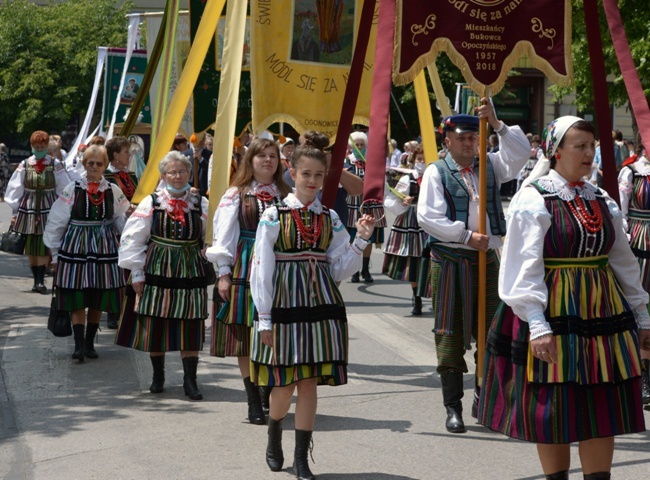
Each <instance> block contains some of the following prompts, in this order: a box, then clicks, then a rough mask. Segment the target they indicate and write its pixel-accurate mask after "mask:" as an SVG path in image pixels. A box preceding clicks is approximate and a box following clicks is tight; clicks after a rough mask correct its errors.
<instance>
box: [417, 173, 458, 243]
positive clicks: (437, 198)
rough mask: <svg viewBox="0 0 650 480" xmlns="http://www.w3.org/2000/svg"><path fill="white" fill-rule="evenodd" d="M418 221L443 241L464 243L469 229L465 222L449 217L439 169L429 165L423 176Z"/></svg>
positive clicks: (426, 230)
mask: <svg viewBox="0 0 650 480" xmlns="http://www.w3.org/2000/svg"><path fill="white" fill-rule="evenodd" d="M418 223H419V224H420V227H422V230H424V231H425V232H427V233H428V234H429V235H432V236H433V237H435V238H437V239H438V240H440V241H441V242H449V243H462V241H463V238H464V237H465V234H466V232H467V230H466V229H465V224H464V223H463V222H459V221H455V222H454V221H451V220H450V219H449V218H447V202H446V200H445V193H444V188H443V186H442V180H441V179H440V175H439V174H438V169H437V168H436V167H435V166H434V165H433V164H431V165H429V166H428V167H427V169H426V170H425V171H424V175H423V176H422V184H421V185H420V196H419V197H418Z"/></svg>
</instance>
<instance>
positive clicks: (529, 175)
mask: <svg viewBox="0 0 650 480" xmlns="http://www.w3.org/2000/svg"><path fill="white" fill-rule="evenodd" d="M476 114H477V115H476V116H469V115H463V114H461V115H452V116H449V117H447V118H445V119H444V121H443V122H442V124H441V126H440V133H441V134H442V135H443V136H444V145H443V148H442V150H441V152H440V154H439V159H438V160H437V161H436V162H433V163H430V164H427V163H428V162H427V160H428V159H426V158H425V155H424V151H423V148H422V146H421V145H420V144H418V143H417V142H414V143H411V142H409V143H408V144H407V145H405V150H408V151H406V152H400V151H399V149H397V148H396V144H393V145H392V147H393V152H392V154H391V155H390V156H388V157H387V167H388V171H387V182H386V187H385V199H384V206H385V208H386V209H387V210H389V211H390V212H392V213H393V214H394V215H395V216H396V218H395V221H394V223H393V225H392V227H391V228H390V232H389V233H388V235H387V237H386V238H384V231H383V228H381V226H380V224H378V222H376V221H375V219H374V218H373V217H372V216H369V215H367V214H364V213H363V212H362V211H361V208H360V206H361V203H362V191H363V177H364V174H365V168H366V158H365V155H366V146H367V144H368V139H367V135H366V133H363V132H353V133H352V134H351V135H350V141H349V151H348V155H347V158H346V167H345V168H344V170H343V172H342V173H341V180H340V184H339V190H338V192H337V197H336V202H335V207H334V208H333V209H330V208H327V207H326V206H325V205H323V203H322V202H321V189H322V187H323V184H324V180H325V177H326V176H327V175H328V171H329V166H330V157H331V153H330V152H329V150H328V147H329V139H328V138H327V137H326V136H325V135H323V134H321V133H318V132H314V131H309V132H304V133H303V134H302V135H301V137H300V141H299V142H295V141H294V140H293V139H284V141H283V142H282V144H278V142H276V141H274V140H273V138H272V137H271V138H265V137H264V136H262V137H259V138H254V139H252V140H251V141H250V143H249V144H248V145H246V146H241V147H239V146H238V148H241V149H242V151H240V152H239V154H240V155H241V158H238V161H234V162H233V174H232V175H231V183H230V188H229V189H228V190H227V191H226V192H225V194H224V195H223V197H222V198H221V199H220V200H219V201H218V202H219V203H218V207H217V209H216V213H215V215H214V218H212V219H210V218H208V200H207V199H206V198H205V197H204V196H203V195H202V192H205V191H206V190H207V188H208V187H207V186H203V187H202V188H198V189H197V188H192V187H191V184H190V178H191V176H192V175H194V174H196V172H195V171H194V169H193V163H192V154H191V153H190V154H188V153H187V150H188V142H187V140H186V139H185V138H184V137H182V135H181V136H178V137H177V138H176V139H175V141H174V148H173V149H172V150H171V151H170V152H169V153H168V154H167V155H165V157H164V158H163V159H161V160H160V162H159V164H158V170H159V173H160V184H159V185H158V188H157V189H156V190H155V192H154V193H152V194H151V195H149V196H147V197H145V198H144V199H143V200H142V201H141V202H140V203H139V204H138V205H137V206H136V205H133V204H132V203H131V199H132V197H133V195H134V193H135V190H136V187H137V182H138V179H137V176H136V175H134V174H133V172H132V171H130V170H129V161H130V158H129V157H130V155H129V148H130V144H129V141H128V140H127V139H126V138H124V137H115V138H112V139H110V140H108V141H107V142H105V144H104V142H103V139H101V138H100V139H97V140H96V141H93V142H91V145H88V146H83V148H82V153H81V154H80V156H79V157H78V158H76V159H75V161H73V162H71V161H66V162H63V161H61V160H60V159H57V158H56V157H55V156H53V154H54V155H56V154H57V152H56V151H52V150H48V148H50V137H49V135H48V134H47V133H46V132H43V131H36V132H34V133H33V134H32V136H31V139H30V143H31V147H32V156H30V157H29V158H27V159H26V160H24V161H22V162H21V163H20V164H19V165H18V167H17V169H16V171H15V172H14V174H13V176H12V177H11V179H10V181H9V182H8V184H7V191H6V194H5V202H7V204H8V205H9V206H10V207H11V208H12V210H13V216H12V221H11V225H12V228H13V229H14V230H16V231H17V232H20V233H22V234H25V235H26V236H27V242H26V247H25V253H26V254H27V255H28V257H29V264H30V267H31V270H32V274H33V277H34V286H33V289H32V290H33V291H35V292H40V293H44V292H46V291H47V287H46V285H45V275H46V270H47V268H48V267H51V269H52V270H53V288H56V291H57V295H56V302H57V305H56V306H57V308H58V309H59V310H64V311H68V312H70V313H71V319H72V329H73V335H74V351H73V353H72V358H73V359H75V360H77V361H79V362H83V361H84V360H85V359H86V358H90V359H95V358H98V356H99V355H98V352H97V350H96V349H95V344H94V341H95V337H96V335H97V330H98V327H99V323H100V318H101V316H102V312H107V313H108V321H109V325H110V326H111V327H113V328H116V335H115V343H116V344H117V345H120V346H124V347H128V348H133V349H136V350H141V351H143V352H148V353H149V356H150V359H151V364H152V370H153V376H152V377H153V378H152V383H151V386H150V391H151V393H154V394H157V393H160V392H163V390H164V388H165V353H166V352H173V351H179V352H180V355H181V359H182V364H183V371H184V377H183V388H184V392H185V395H187V396H188V397H189V398H190V399H192V400H201V399H202V398H203V394H202V393H201V391H200V389H199V385H198V384H197V365H198V362H199V353H200V352H201V351H202V350H203V346H204V342H205V340H206V328H205V322H204V321H205V319H206V318H207V317H208V315H210V310H211V329H210V350H209V351H210V355H212V356H216V357H237V359H238V365H239V369H240V372H241V376H242V379H243V383H244V389H245V391H246V395H247V399H248V419H249V421H250V422H251V423H252V424H256V425H268V432H267V435H268V443H267V448H266V461H267V464H268V466H269V468H270V469H271V470H272V471H279V470H281V469H282V468H283V464H284V454H283V449H282V432H283V425H282V424H283V419H284V418H285V416H286V415H287V413H288V411H289V409H290V405H291V403H292V399H293V396H294V394H297V401H296V408H295V411H296V419H295V452H294V468H295V472H296V476H297V477H298V478H299V479H312V478H315V477H314V475H313V474H312V472H311V470H310V465H309V462H308V452H309V449H310V444H311V440H312V432H313V431H314V427H315V419H316V405H317V387H318V386H319V385H333V386H335V385H343V384H345V383H347V364H348V346H349V345H348V327H347V319H346V310H345V304H344V301H343V297H342V295H341V291H340V289H339V286H340V282H341V281H342V280H344V279H346V278H351V282H352V283H358V282H364V283H372V282H373V281H374V279H373V277H372V275H371V273H370V253H371V249H372V246H373V244H374V245H375V246H381V245H383V249H384V254H385V255H384V261H383V265H382V268H381V272H382V273H383V274H385V275H387V276H388V277H390V278H392V279H395V280H400V281H405V282H409V283H410V285H411V287H412V291H413V309H412V311H411V314H412V315H422V313H423V311H422V297H425V298H430V299H431V302H432V306H433V316H434V322H433V326H434V328H433V331H434V334H435V346H436V355H437V373H438V374H439V375H440V379H441V384H442V397H443V405H444V408H445V411H446V413H445V414H446V418H445V422H444V423H445V428H446V429H447V430H448V431H449V432H452V433H463V432H465V431H466V427H465V423H464V418H463V405H462V398H463V396H464V374H465V373H468V372H469V368H468V365H467V363H466V361H465V352H466V351H467V350H471V348H472V346H471V344H472V341H473V340H474V339H476V337H477V336H478V322H477V295H478V287H477V282H478V257H479V255H478V252H479V251H484V252H486V258H487V276H488V277H489V278H498V282H488V284H487V286H486V299H485V304H486V310H487V315H486V320H485V321H486V324H485V331H486V332H487V339H486V344H487V348H486V353H485V362H484V363H485V367H484V371H483V372H480V373H481V375H475V376H474V378H478V377H479V376H480V377H481V378H482V382H481V384H480V385H479V384H478V382H475V387H474V389H473V401H472V412H471V415H472V416H473V417H475V418H477V419H478V422H479V423H481V424H483V425H485V426H486V427H488V428H490V429H491V430H494V431H497V432H501V433H503V434H505V435H508V436H511V437H514V438H518V439H523V440H527V441H530V442H534V443H536V444H537V450H538V455H539V458H540V462H541V466H542V470H543V472H544V474H545V476H546V478H548V479H566V478H568V470H569V461H570V454H569V445H570V444H571V443H573V442H578V443H579V445H580V460H581V463H582V469H583V472H584V475H585V478H586V479H592V480H594V479H606V478H610V470H611V465H612V456H613V450H614V440H613V439H614V436H616V435H620V434H626V433H635V432H640V431H643V430H644V429H645V424H644V413H643V405H644V404H648V403H650V385H649V381H648V371H649V367H648V362H649V359H650V315H649V314H648V293H647V292H648V290H649V289H650V265H649V262H648V260H647V259H648V256H649V253H648V252H649V251H650V229H649V227H648V225H650V180H649V176H650V161H649V160H648V159H647V158H646V156H645V154H644V152H643V151H642V150H641V149H638V150H637V152H636V156H635V157H634V158H630V159H629V161H627V162H624V163H622V165H621V170H620V174H619V186H620V197H621V207H620V208H619V207H618V206H617V204H616V203H615V202H614V201H613V200H612V199H611V198H610V197H609V195H608V194H607V193H606V192H605V191H603V190H602V189H600V188H598V187H597V186H596V185H594V184H592V183H590V182H589V179H591V178H593V177H594V175H593V170H594V157H595V156H596V147H595V138H596V131H595V129H594V126H593V125H592V124H591V123H589V122H587V121H584V120H582V119H580V118H578V117H573V116H564V117H560V118H558V119H556V120H554V121H553V122H551V123H550V124H549V125H548V127H547V128H546V129H545V130H544V132H543V134H542V136H541V137H538V136H534V137H532V138H527V136H526V135H525V134H524V133H523V131H522V130H521V129H520V128H519V127H517V126H512V127H510V126H507V125H506V124H504V123H503V122H501V121H500V120H498V119H497V117H496V115H495V112H494V109H493V107H492V106H491V104H490V103H489V102H485V104H483V105H481V106H479V107H477V109H476ZM480 118H486V119H487V122H488V124H489V125H490V126H491V128H492V129H493V131H494V135H495V140H494V141H492V142H491V143H492V146H491V149H490V152H489V153H488V154H487V163H486V167H485V168H486V171H485V175H486V176H487V199H486V204H487V218H486V221H487V230H488V231H487V233H486V234H480V233H478V224H479V220H478V208H479V207H478V204H479V193H478V192H479V189H478V175H479V172H478V159H477V154H478V146H479V137H478V130H479V119H480ZM210 140H211V139H210ZM207 146H208V144H207V142H206V147H207ZM209 147H210V148H209V149H208V148H205V150H207V154H206V153H205V152H203V151H202V152H199V154H198V157H196V159H197V160H199V161H203V163H204V166H206V168H209V166H207V165H208V163H209V162H210V159H209V157H210V150H211V143H210V144H209ZM48 151H49V152H50V153H48ZM205 178H209V175H205ZM510 181H514V182H515V184H516V188H517V189H518V193H516V195H514V197H513V198H512V200H511V202H510V204H509V206H508V208H507V215H505V212H504V202H502V199H501V194H500V188H501V186H502V185H504V184H506V183H507V182H510ZM209 221H211V222H212V224H213V232H214V234H213V238H211V239H206V238H205V232H206V224H207V222H209ZM499 250H500V251H501V252H500V255H498V254H497V252H498V251H499ZM211 277H212V278H211ZM213 283H214V287H213V290H212V309H210V308H209V305H208V303H209V299H208V287H209V286H210V285H211V284H213ZM476 356H477V354H476V352H475V358H476ZM476 363H478V362H476ZM472 373H477V372H472ZM267 417H268V418H267Z"/></svg>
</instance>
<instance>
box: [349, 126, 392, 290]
mask: <svg viewBox="0 0 650 480" xmlns="http://www.w3.org/2000/svg"><path fill="white" fill-rule="evenodd" d="M348 144H349V147H350V149H351V150H352V153H350V155H348V161H349V162H350V164H351V166H350V167H349V168H348V171H349V172H351V173H353V174H354V175H356V176H357V177H359V178H361V179H363V178H364V177H365V175H366V148H367V147H368V137H367V135H366V134H365V133H363V132H352V133H351V134H350V141H349V142H348ZM346 201H347V204H348V223H347V225H346V226H347V229H348V233H349V234H350V240H351V241H352V240H354V238H355V235H356V234H357V231H356V223H357V220H358V219H359V218H360V217H361V203H362V201H363V195H354V196H353V195H348V196H347V199H346ZM383 222H384V221H382V223H381V226H382V227H383V226H384V225H385V223H383ZM379 226H380V225H376V227H379ZM373 243H375V244H377V245H381V244H382V243H384V229H383V228H375V231H374V233H373V236H372V238H371V239H370V243H369V244H368V246H367V247H366V248H365V250H364V251H363V263H362V268H361V272H355V273H354V275H352V279H351V280H350V281H351V282H352V283H359V273H361V276H362V277H363V281H364V282H365V283H372V282H374V279H373V278H372V276H371V275H370V255H371V254H372V244H373Z"/></svg>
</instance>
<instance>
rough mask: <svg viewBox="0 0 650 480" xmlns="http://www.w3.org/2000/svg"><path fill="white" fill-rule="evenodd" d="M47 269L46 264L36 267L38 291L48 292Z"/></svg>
mask: <svg viewBox="0 0 650 480" xmlns="http://www.w3.org/2000/svg"><path fill="white" fill-rule="evenodd" d="M45 270H47V267H46V266H45V265H39V266H38V267H36V280H37V282H38V284H37V285H36V291H37V292H40V293H47V287H46V286H45Z"/></svg>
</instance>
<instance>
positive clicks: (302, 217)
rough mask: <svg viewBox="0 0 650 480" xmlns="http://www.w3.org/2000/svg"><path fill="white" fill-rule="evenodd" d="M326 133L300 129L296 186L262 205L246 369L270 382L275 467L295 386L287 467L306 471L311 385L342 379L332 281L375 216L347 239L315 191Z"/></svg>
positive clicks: (344, 347)
mask: <svg viewBox="0 0 650 480" xmlns="http://www.w3.org/2000/svg"><path fill="white" fill-rule="evenodd" d="M328 143H329V140H328V138H327V137H326V136H324V135H322V134H318V133H315V132H313V135H311V134H310V135H308V134H305V143H304V144H303V145H301V146H300V147H298V148H297V149H296V152H295V153H294V156H293V158H292V161H291V165H292V166H291V170H290V172H291V177H292V178H293V179H294V180H295V182H296V187H295V194H293V193H292V194H289V196H287V198H286V199H284V200H283V202H282V203H281V204H279V205H277V206H272V207H270V208H268V209H267V210H266V211H265V212H264V214H263V215H262V218H261V220H260V223H259V226H258V228H257V240H256V242H255V257H254V258H253V268H252V272H251V292H252V294H253V301H254V302H255V306H256V307H257V309H258V312H259V315H258V317H259V321H258V322H256V325H255V326H256V327H257V328H254V329H253V345H252V351H251V362H252V364H253V371H252V372H251V373H252V376H253V380H254V382H255V383H256V384H257V385H262V386H264V385H269V386H273V387H274V388H273V391H272V392H271V410H270V412H269V430H268V445H267V449H266V462H267V464H268V466H269V468H270V469H271V470H272V471H279V470H281V469H282V464H283V462H284V455H283V452H282V420H283V419H284V417H285V416H286V414H287V412H288V411H289V407H290V406H291V400H292V397H293V393H294V391H295V390H297V391H298V399H297V401H296V419H295V425H296V446H295V462H294V468H295V470H296V476H297V477H298V478H300V479H313V478H314V476H313V475H312V473H311V471H310V469H309V463H308V460H307V455H308V453H307V452H308V450H309V445H310V441H311V436H312V431H313V429H314V421H315V417H316V404H317V392H316V390H317V388H316V387H317V386H318V385H342V384H345V383H347V362H348V328H347V320H346V314H345V305H344V304H343V299H342V297H341V293H340V292H339V290H338V288H337V286H336V281H340V280H342V279H343V278H345V277H347V276H348V275H351V274H352V273H353V272H355V271H357V270H358V269H359V266H360V264H361V255H362V252H363V249H364V248H365V246H366V245H367V244H368V239H369V238H370V236H371V235H372V230H373V228H374V220H372V218H370V217H368V216H367V215H363V216H362V217H361V218H360V219H359V220H358V221H357V224H356V226H357V237H355V239H354V241H353V243H352V245H351V244H350V242H349V237H348V235H347V233H346V231H345V227H344V226H343V224H342V223H341V221H340V220H339V218H338V215H336V212H334V211H333V210H329V209H327V208H325V207H324V206H323V205H322V204H321V203H320V201H319V200H318V197H317V194H318V191H319V190H320V188H321V187H322V185H323V179H324V178H325V173H326V171H327V157H326V156H325V153H324V152H323V150H322V149H323V148H325V147H326V146H327V145H328Z"/></svg>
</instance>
